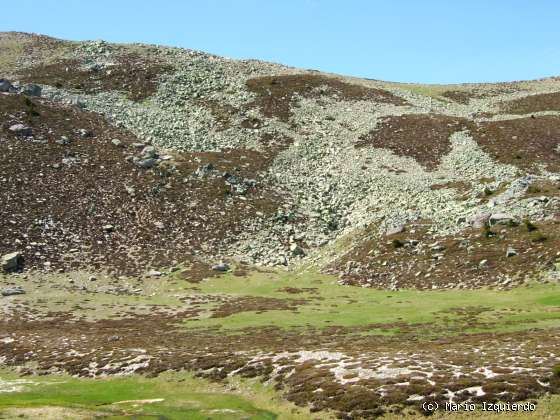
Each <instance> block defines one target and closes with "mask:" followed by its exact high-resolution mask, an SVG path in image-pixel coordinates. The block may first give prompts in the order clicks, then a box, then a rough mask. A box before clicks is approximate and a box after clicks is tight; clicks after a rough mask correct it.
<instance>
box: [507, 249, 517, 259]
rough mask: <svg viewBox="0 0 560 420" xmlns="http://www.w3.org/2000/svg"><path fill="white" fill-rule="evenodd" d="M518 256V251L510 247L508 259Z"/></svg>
mask: <svg viewBox="0 0 560 420" xmlns="http://www.w3.org/2000/svg"><path fill="white" fill-rule="evenodd" d="M516 255H517V251H516V250H515V249H513V248H512V247H509V246H508V248H507V250H506V257H508V258H509V257H514V256H516Z"/></svg>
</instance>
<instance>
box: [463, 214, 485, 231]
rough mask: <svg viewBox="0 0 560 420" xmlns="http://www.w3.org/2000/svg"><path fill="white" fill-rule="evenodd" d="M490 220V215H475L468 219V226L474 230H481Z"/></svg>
mask: <svg viewBox="0 0 560 420" xmlns="http://www.w3.org/2000/svg"><path fill="white" fill-rule="evenodd" d="M489 218H490V213H486V212H483V213H477V214H475V215H473V216H471V217H469V219H468V222H469V224H470V225H471V226H472V227H473V228H475V229H480V228H483V227H484V226H485V225H486V223H488V219H489Z"/></svg>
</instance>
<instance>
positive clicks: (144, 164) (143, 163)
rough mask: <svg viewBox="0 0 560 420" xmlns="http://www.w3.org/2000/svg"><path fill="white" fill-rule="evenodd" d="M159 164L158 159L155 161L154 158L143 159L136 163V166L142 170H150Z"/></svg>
mask: <svg viewBox="0 0 560 420" xmlns="http://www.w3.org/2000/svg"><path fill="white" fill-rule="evenodd" d="M157 163H158V161H157V159H154V158H148V159H141V160H139V161H137V162H136V164H137V165H138V166H140V167H141V168H144V169H150V168H152V167H154V166H155V165H157Z"/></svg>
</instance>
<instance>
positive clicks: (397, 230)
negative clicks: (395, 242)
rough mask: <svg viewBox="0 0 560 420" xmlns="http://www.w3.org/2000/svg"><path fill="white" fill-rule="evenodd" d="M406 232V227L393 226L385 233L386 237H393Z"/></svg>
mask: <svg viewBox="0 0 560 420" xmlns="http://www.w3.org/2000/svg"><path fill="white" fill-rule="evenodd" d="M404 231H405V228H404V225H397V226H393V227H390V228H388V229H387V230H386V231H385V235H386V236H391V235H396V234H398V233H403V232H404Z"/></svg>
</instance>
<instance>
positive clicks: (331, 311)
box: [185, 271, 560, 335]
mask: <svg viewBox="0 0 560 420" xmlns="http://www.w3.org/2000/svg"><path fill="white" fill-rule="evenodd" d="M198 286H199V290H198V292H199V293H201V294H212V295H214V294H223V295H230V296H253V297H261V298H264V297H266V298H275V299H280V298H285V299H289V298H290V297H293V296H291V295H290V294H289V293H287V292H285V290H286V289H288V288H290V287H298V288H300V289H305V288H309V289H311V288H315V290H314V291H313V293H305V292H304V293H300V294H298V298H302V299H307V300H308V301H307V303H305V304H303V305H300V306H298V308H297V311H292V310H270V311H267V312H263V313H257V312H255V311H247V312H237V313H235V314H232V315H230V316H227V317H223V318H219V319H216V318H210V317H208V318H203V319H193V320H189V321H186V324H185V325H186V326H187V327H189V328H211V327H221V328H223V329H225V330H240V329H244V328H259V327H266V326H271V325H272V326H277V327H281V328H305V327H316V328H317V327H319V328H320V327H326V326H333V325H336V326H343V327H364V326H371V330H370V331H369V333H372V334H395V333H398V331H399V328H395V327H394V325H395V324H398V325H399V326H402V325H403V324H405V325H406V324H408V325H418V326H421V325H426V328H427V329H428V330H430V329H431V330H434V331H437V333H438V334H443V335H446V334H455V333H459V332H478V331H495V332H500V331H517V330H524V329H526V328H533V327H553V326H555V325H558V320H559V319H560V312H558V311H556V310H555V309H553V308H551V307H550V306H551V303H550V302H555V300H554V299H558V295H559V293H560V286H558V285H541V284H531V285H529V286H527V287H520V288H515V289H512V290H508V291H498V290H490V289H476V290H446V291H418V290H410V289H408V290H407V289H405V290H399V291H391V292H388V291H385V290H377V289H370V288H358V287H342V286H340V285H338V284H337V282H336V280H335V278H334V277H332V276H327V275H322V274H318V273H316V272H313V271H307V272H300V273H292V274H279V273H278V274H277V273H254V274H252V275H250V276H248V277H245V278H239V277H235V276H230V275H228V276H224V277H222V278H219V279H210V280H208V281H205V282H202V283H200V284H199V285H198ZM478 307H484V308H487V310H485V311H482V312H476V311H475V313H474V315H471V316H469V317H465V316H463V315H462V314H461V313H459V312H457V311H455V309H456V308H462V309H463V312H467V313H470V312H472V311H470V312H469V308H478ZM442 313H446V314H447V315H446V317H445V318H446V320H443V319H442V318H443V317H442V316H441V314H442Z"/></svg>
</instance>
